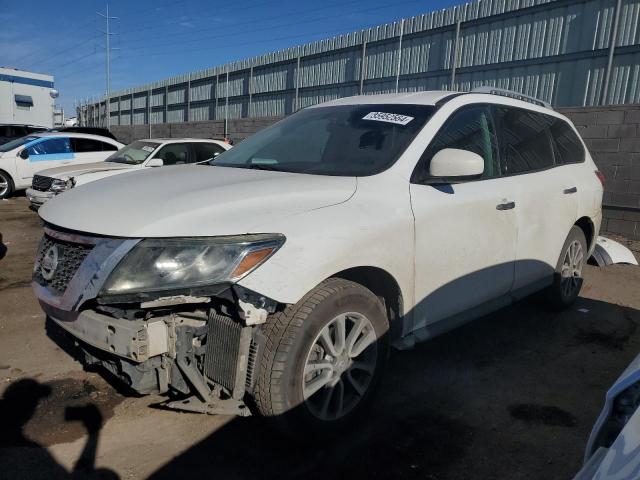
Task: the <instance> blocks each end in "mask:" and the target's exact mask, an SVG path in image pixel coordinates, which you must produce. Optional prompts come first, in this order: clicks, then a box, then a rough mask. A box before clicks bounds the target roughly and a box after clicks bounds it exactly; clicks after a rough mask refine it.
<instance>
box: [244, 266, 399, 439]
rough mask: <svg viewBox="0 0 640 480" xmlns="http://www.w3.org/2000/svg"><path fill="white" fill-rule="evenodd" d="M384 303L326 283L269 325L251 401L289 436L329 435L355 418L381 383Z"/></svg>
mask: <svg viewBox="0 0 640 480" xmlns="http://www.w3.org/2000/svg"><path fill="white" fill-rule="evenodd" d="M387 331H388V322H387V316H386V313H385V311H384V308H383V306H382V303H381V302H380V300H379V299H378V298H377V297H376V296H375V295H374V294H373V293H371V291H369V290H368V289H366V288H364V287H363V286H361V285H359V284H357V283H354V282H351V281H347V280H343V279H337V278H336V279H329V280H327V281H325V282H323V283H322V284H320V285H319V286H318V287H317V288H315V289H314V290H312V291H311V292H310V293H309V294H307V295H306V296H305V297H304V298H303V299H302V300H301V301H300V302H298V303H297V304H296V305H293V306H291V307H289V308H287V309H286V310H285V311H284V312H281V313H279V314H276V315H274V316H273V317H272V318H270V319H269V321H268V322H267V324H265V329H264V333H265V336H266V348H265V350H264V353H263V357H262V362H261V367H260V375H259V378H258V382H257V384H256V391H255V393H254V399H255V401H256V406H257V408H258V411H259V413H260V414H262V415H264V416H266V417H270V419H271V420H272V421H273V422H274V423H275V424H276V426H277V427H279V428H280V429H281V430H284V431H285V432H286V433H289V434H307V435H308V433H309V431H310V430H311V431H314V432H316V433H320V434H323V433H324V434H331V433H334V432H337V431H339V430H341V429H342V428H345V427H346V426H347V425H350V424H351V423H352V422H353V421H355V420H356V419H357V418H358V417H359V416H360V415H361V414H362V413H364V412H365V411H366V409H367V407H368V406H370V403H371V400H372V397H373V394H374V392H375V390H376V388H377V386H378V383H379V380H380V376H381V372H382V370H383V367H384V365H385V363H386V358H387V353H388V339H387Z"/></svg>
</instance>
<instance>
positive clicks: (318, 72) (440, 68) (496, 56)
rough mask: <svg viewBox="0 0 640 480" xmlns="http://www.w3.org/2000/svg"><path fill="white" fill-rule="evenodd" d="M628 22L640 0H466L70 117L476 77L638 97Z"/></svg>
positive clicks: (219, 107)
mask: <svg viewBox="0 0 640 480" xmlns="http://www.w3.org/2000/svg"><path fill="white" fill-rule="evenodd" d="M639 19H640V0H573V1H566V0H501V1H497V0H477V1H475V2H470V3H465V4H463V5H459V6H454V7H450V8H447V9H444V10H438V11H434V12H431V13H426V14H424V15H419V16H415V17H411V18H406V19H404V20H401V21H397V22H394V23H389V24H385V25H380V26H377V27H373V28H368V29H366V30H361V31H357V32H353V33H349V34H345V35H340V36H337V37H333V38H328V39H326V40H320V41H316V42H313V43H309V44H306V45H300V46H296V47H292V48H289V49H286V50H282V51H277V52H272V53H268V54H265V55H261V56H258V57H255V58H249V59H245V60H241V61H237V62H233V63H229V64H226V65H220V66H217V67H213V68H210V69H207V70H203V71H197V72H192V73H188V74H185V75H180V76H176V77H172V78H169V79H165V80H160V81H157V82H154V83H150V84H147V85H141V86H138V87H132V88H127V89H125V90H121V91H117V92H113V93H112V94H111V95H110V97H109V98H108V99H107V98H104V99H102V100H101V101H100V102H95V103H92V104H89V105H84V106H82V107H81V108H80V109H79V115H80V116H81V122H82V123H83V124H91V125H107V124H108V125H109V126H111V125H143V124H160V123H180V122H192V121H204V120H229V119H236V118H246V117H270V116H282V115H286V114H289V113H291V112H293V111H295V110H297V109H299V108H302V107H306V106H308V105H312V104H315V103H319V102H323V101H326V100H330V99H334V98H338V97H343V96H348V95H357V94H359V93H364V94H370V93H387V92H395V91H399V92H406V91H417V90H434V89H446V90H448V89H454V90H461V91H466V90H470V89H472V88H474V87H476V86H479V85H495V86H498V87H502V88H507V89H511V90H517V91H520V92H523V93H526V94H528V95H532V96H535V97H538V98H540V99H542V100H545V101H548V102H550V103H551V104H552V105H554V106H594V105H603V104H626V103H637V102H640V28H639V22H640V20H639ZM212 48H214V46H213V45H212ZM107 106H108V111H109V115H108V117H107V115H106V112H107Z"/></svg>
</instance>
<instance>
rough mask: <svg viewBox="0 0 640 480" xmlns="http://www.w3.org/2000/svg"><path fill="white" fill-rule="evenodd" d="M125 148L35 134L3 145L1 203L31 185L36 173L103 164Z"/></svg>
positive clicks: (81, 136) (80, 137) (98, 139)
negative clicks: (57, 168)
mask: <svg viewBox="0 0 640 480" xmlns="http://www.w3.org/2000/svg"><path fill="white" fill-rule="evenodd" d="M122 147H124V144H123V143H120V142H117V141H115V140H113V139H112V138H108V137H102V136H99V135H89V134H86V133H71V132H64V133H54V132H43V133H33V134H30V135H27V136H25V137H21V138H17V139H15V140H12V141H10V142H7V143H5V144H3V145H0V199H3V198H7V197H8V196H10V195H11V193H12V192H14V191H15V190H23V189H25V188H27V187H28V186H29V185H31V181H32V178H33V175H34V173H35V172H38V171H40V170H43V169H48V168H52V167H59V166H65V167H66V168H72V169H73V168H77V166H78V165H80V164H85V163H89V162H99V161H101V160H104V159H105V158H107V157H108V156H110V155H111V154H112V153H114V152H116V151H117V150H119V149H121V148H122Z"/></svg>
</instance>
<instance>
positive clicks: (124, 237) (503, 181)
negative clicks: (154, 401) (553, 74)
mask: <svg viewBox="0 0 640 480" xmlns="http://www.w3.org/2000/svg"><path fill="white" fill-rule="evenodd" d="M505 95H512V96H513V95H514V94H513V93H505V92H501V91H498V90H490V91H489V92H487V91H483V92H471V93H457V92H450V91H448V92H445V91H437V92H418V93H404V94H391V95H371V96H358V97H351V98H343V99H339V100H334V101H331V102H328V103H323V104H320V105H315V106H313V107H308V108H305V109H303V110H301V111H299V112H297V113H295V114H293V115H291V116H289V117H287V118H285V119H284V120H281V121H280V122H278V123H276V124H274V125H272V126H270V127H268V128H266V129H264V130H262V131H260V132H259V133H257V134H255V135H253V136H252V137H249V138H248V139H246V140H244V141H243V142H242V143H240V144H238V145H237V146H235V147H234V148H233V149H231V150H229V151H227V152H225V153H223V154H222V155H220V156H219V157H217V158H216V159H215V160H214V161H212V162H210V165H201V166H196V167H194V168H180V169H162V168H161V169H155V170H154V171H151V172H148V173H143V172H136V173H131V174H128V175H123V176H122V177H121V178H110V179H105V180H101V181H99V182H95V183H94V184H93V185H87V186H84V187H82V186H81V187H79V188H74V189H72V190H70V191H69V192H67V193H65V194H64V195H61V196H60V197H58V198H54V199H52V200H51V201H50V202H48V203H47V204H46V205H44V206H43V207H42V209H41V210H40V216H41V217H42V219H43V220H44V224H45V230H44V236H43V239H42V242H41V244H40V247H39V251H38V254H37V258H36V262H35V266H34V276H33V286H34V290H35V293H36V295H37V297H38V299H39V301H40V305H41V306H42V308H43V309H44V311H45V312H46V314H47V315H48V317H49V319H50V323H49V325H50V328H51V330H50V332H54V331H56V330H58V331H62V332H65V334H68V335H70V336H71V337H73V340H74V342H75V345H77V346H78V350H77V352H78V354H79V356H80V357H81V358H82V359H83V360H84V362H85V363H87V364H91V365H101V366H103V367H104V368H107V369H109V370H110V371H111V372H112V373H114V374H115V375H117V376H118V377H120V378H121V379H122V380H123V381H125V382H126V383H127V384H128V385H129V386H130V387H131V388H133V389H134V390H137V391H138V392H140V393H152V392H155V393H168V392H172V393H174V394H176V395H182V396H183V398H182V399H178V400H176V401H173V402H170V403H169V404H168V406H169V407H172V408H177V409H183V410H192V411H199V412H206V413H237V414H242V415H244V414H248V413H249V412H250V411H252V412H253V413H257V414H260V415H264V416H267V417H271V418H272V419H273V420H274V422H276V423H278V424H279V425H281V426H283V427H284V428H288V429H289V430H294V431H298V432H300V433H301V434H302V435H304V436H305V437H306V438H310V436H312V437H313V438H316V437H315V436H314V435H315V434H316V433H310V432H312V431H313V432H317V433H322V432H327V431H332V430H335V429H340V428H343V427H345V426H347V425H349V424H350V423H351V421H352V420H355V419H356V418H357V417H359V416H360V414H361V413H363V412H365V411H366V408H365V407H366V406H367V405H368V404H369V403H370V401H371V399H372V396H373V393H374V392H375V389H376V387H377V386H378V385H379V384H380V382H379V381H380V377H381V372H382V371H383V367H384V364H385V361H386V359H387V350H388V348H389V346H390V345H393V346H395V347H397V348H400V349H402V348H409V347H411V346H412V345H413V344H414V343H415V342H417V341H422V340H427V339H429V338H432V337H433V336H435V335H438V334H440V333H442V332H444V331H446V330H448V329H451V328H454V327H456V326H458V325H461V324H462V323H464V322H465V321H468V320H470V319H472V318H476V317H478V316H481V315H484V314H486V313H488V312H490V311H492V310H495V309H497V308H500V307H502V306H504V305H507V304H509V303H510V302H513V301H514V300H516V299H519V298H521V297H523V296H525V295H528V294H530V293H532V292H535V291H538V290H544V291H545V295H546V298H547V300H548V302H549V303H550V304H551V305H553V306H555V307H566V306H568V305H570V304H571V303H572V302H573V301H574V300H575V298H576V297H577V295H578V292H579V291H580V287H581V283H582V268H583V265H584V263H585V262H586V260H587V258H588V257H589V252H591V251H592V250H593V248H594V245H595V238H596V236H597V233H598V230H599V228H600V222H601V215H602V214H601V201H602V192H603V183H602V182H603V178H602V176H601V174H600V172H598V170H597V168H596V166H595V164H594V163H593V160H592V159H591V156H590V155H589V153H588V151H587V149H586V148H585V145H584V143H583V142H582V140H580V137H579V136H578V133H577V132H576V130H575V128H574V127H573V125H572V124H571V122H570V121H569V120H567V118H566V117H564V116H563V115H561V114H559V113H558V112H555V111H554V110H552V109H551V108H549V107H548V106H545V105H541V104H540V103H541V102H539V101H535V100H532V99H530V101H528V102H525V101H522V100H517V99H514V98H510V97H509V96H505ZM515 95H517V94H515ZM534 102H535V103H534ZM105 198H108V201H105Z"/></svg>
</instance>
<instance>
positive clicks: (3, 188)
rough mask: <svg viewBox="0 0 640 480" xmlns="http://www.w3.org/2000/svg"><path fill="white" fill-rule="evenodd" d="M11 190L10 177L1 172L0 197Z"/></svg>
mask: <svg viewBox="0 0 640 480" xmlns="http://www.w3.org/2000/svg"><path fill="white" fill-rule="evenodd" d="M8 190H9V179H8V178H7V177H5V176H4V175H2V174H0V198H3V197H4V196H5V195H6V194H7V191H8Z"/></svg>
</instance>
